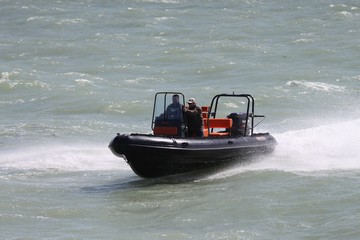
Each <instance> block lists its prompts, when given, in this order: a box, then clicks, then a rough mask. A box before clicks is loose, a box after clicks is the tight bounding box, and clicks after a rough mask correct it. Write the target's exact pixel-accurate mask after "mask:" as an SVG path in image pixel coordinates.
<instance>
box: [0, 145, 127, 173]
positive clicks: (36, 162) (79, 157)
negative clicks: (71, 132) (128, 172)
mask: <svg viewBox="0 0 360 240" xmlns="http://www.w3.org/2000/svg"><path fill="white" fill-rule="evenodd" d="M0 165H1V167H2V168H12V169H21V170H24V169H37V170H46V169H57V170H64V171H88V170H123V169H130V168H129V166H127V164H126V162H125V161H124V160H123V159H121V158H118V157H116V156H114V155H113V154H112V153H111V151H110V150H109V148H107V146H106V145H104V146H102V145H97V144H75V145H72V144H58V143H57V144H54V143H49V144H41V145H34V146H28V147H18V148H17V149H14V150H8V151H2V152H0Z"/></svg>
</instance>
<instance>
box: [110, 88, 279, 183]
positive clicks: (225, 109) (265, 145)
mask: <svg viewBox="0 0 360 240" xmlns="http://www.w3.org/2000/svg"><path fill="white" fill-rule="evenodd" d="M174 95H177V96H179V99H180V101H179V104H178V105H176V104H175V106H174V104H171V103H172V100H171V99H172V97H173V96H174ZM181 103H182V104H181ZM184 105H185V97H184V95H183V94H182V93H179V92H159V93H157V94H156V95H155V101H154V108H153V117H152V124H151V129H152V133H150V134H140V133H131V134H119V133H118V134H117V136H116V137H115V138H114V139H113V140H112V141H111V142H110V145H109V147H110V149H111V151H112V152H113V153H114V154H115V155H116V156H119V157H121V158H124V159H125V161H126V162H127V163H128V164H129V165H130V167H131V168H132V170H133V171H134V172H135V173H136V174H137V175H139V176H140V177H143V178H156V177H162V176H168V175H174V174H181V173H187V172H192V171H197V170H204V169H214V168H219V167H222V166H229V165H231V164H234V163H238V162H243V161H246V160H248V159H250V157H251V156H253V155H256V154H266V153H270V152H272V151H273V150H274V148H275V145H276V140H275V138H274V137H273V136H271V135H270V134H269V133H254V128H255V126H257V124H259V123H260V122H261V121H262V120H263V119H264V118H265V116H263V115H256V114H255V112H254V107H255V101H254V98H253V97H252V96H251V95H249V94H235V93H233V94H219V95H216V96H215V97H213V99H212V101H211V103H210V105H209V106H202V107H201V109H202V117H203V122H204V130H203V132H204V137H193V136H188V134H187V127H186V126H187V122H186V118H185V116H184V113H183V111H182V106H184ZM218 116H220V117H218ZM255 119H260V120H259V121H258V123H255Z"/></svg>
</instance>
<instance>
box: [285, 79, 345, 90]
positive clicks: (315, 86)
mask: <svg viewBox="0 0 360 240" xmlns="http://www.w3.org/2000/svg"><path fill="white" fill-rule="evenodd" d="M287 85H289V86H292V87H300V88H304V89H311V90H316V91H322V92H344V91H345V90H346V87H344V86H339V85H335V84H329V83H324V82H309V81H296V80H294V81H289V82H287Z"/></svg>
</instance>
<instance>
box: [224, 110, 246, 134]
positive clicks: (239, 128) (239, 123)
mask: <svg viewBox="0 0 360 240" xmlns="http://www.w3.org/2000/svg"><path fill="white" fill-rule="evenodd" d="M227 118H231V119H232V122H233V124H232V127H231V135H233V136H239V135H242V136H244V135H245V134H244V133H245V126H246V113H231V114H229V115H228V116H227ZM250 129H251V126H250V121H249V119H248V123H247V129H246V135H250Z"/></svg>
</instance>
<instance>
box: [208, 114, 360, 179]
mask: <svg viewBox="0 0 360 240" xmlns="http://www.w3.org/2000/svg"><path fill="white" fill-rule="evenodd" d="M274 137H275V138H276V139H277V141H278V145H277V147H276V149H275V151H274V152H273V153H272V154H271V155H268V156H264V157H261V159H258V160H257V161H254V162H252V163H249V164H247V165H242V166H238V167H235V168H232V169H229V170H227V171H224V172H220V173H217V174H216V175H213V176H211V177H210V178H211V179H214V178H215V179H217V178H224V177H229V176H233V175H236V174H239V173H242V172H248V171H263V170H275V171H285V172H294V173H299V172H308V173H310V172H320V171H321V172H323V171H338V170H340V171H348V170H350V171H352V170H359V169H360V148H359V146H360V144H359V143H360V119H356V120H353V121H347V122H340V123H336V124H328V125H322V126H318V127H314V128H308V129H302V130H295V131H287V132H285V133H282V134H277V135H276V134H275V135H274Z"/></svg>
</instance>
